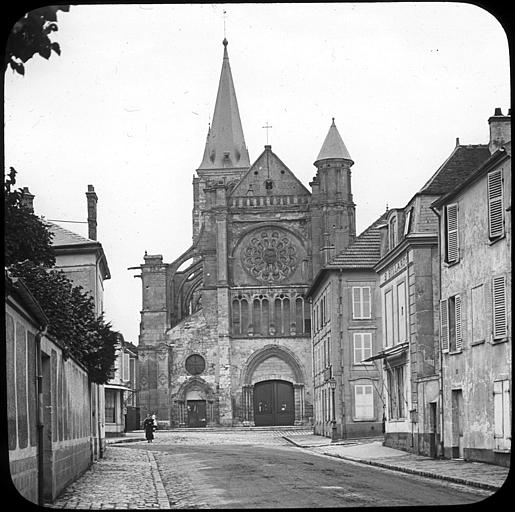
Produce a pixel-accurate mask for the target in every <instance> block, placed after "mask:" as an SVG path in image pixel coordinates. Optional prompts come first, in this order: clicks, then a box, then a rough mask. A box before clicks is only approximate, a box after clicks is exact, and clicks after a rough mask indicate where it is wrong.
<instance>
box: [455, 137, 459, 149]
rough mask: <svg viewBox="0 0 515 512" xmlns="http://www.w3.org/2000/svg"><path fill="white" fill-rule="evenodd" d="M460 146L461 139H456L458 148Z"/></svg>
mask: <svg viewBox="0 0 515 512" xmlns="http://www.w3.org/2000/svg"><path fill="white" fill-rule="evenodd" d="M459 145H460V138H459V137H456V147H458V146H459Z"/></svg>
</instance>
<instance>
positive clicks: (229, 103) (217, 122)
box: [199, 38, 250, 169]
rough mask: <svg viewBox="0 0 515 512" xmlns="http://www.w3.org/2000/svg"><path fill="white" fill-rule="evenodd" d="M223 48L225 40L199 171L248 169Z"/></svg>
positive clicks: (227, 57)
mask: <svg viewBox="0 0 515 512" xmlns="http://www.w3.org/2000/svg"><path fill="white" fill-rule="evenodd" d="M227 44H228V42H227V39H225V38H224V40H223V45H224V57H223V63H222V72H221V74H220V82H219V85H218V94H217V96H216V104H215V113H214V114H213V122H212V123H211V127H210V130H209V132H208V134H207V140H206V148H205V150H204V157H203V158H202V163H201V164H200V167H199V169H221V168H242V167H243V168H245V167H247V168H248V167H250V159H249V153H248V151H247V147H246V145H245V139H244V137H243V128H242V126H241V120H240V113H239V110H238V102H237V101H236V92H235V90H234V83H233V80H232V73H231V66H230V64H229V55H228V53H227Z"/></svg>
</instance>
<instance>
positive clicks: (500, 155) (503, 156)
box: [431, 146, 511, 209]
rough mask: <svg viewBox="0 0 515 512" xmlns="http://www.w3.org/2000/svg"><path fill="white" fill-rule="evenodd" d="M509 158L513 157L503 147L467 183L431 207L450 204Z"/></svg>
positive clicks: (454, 189)
mask: <svg viewBox="0 0 515 512" xmlns="http://www.w3.org/2000/svg"><path fill="white" fill-rule="evenodd" d="M508 158H511V155H510V154H509V153H508V152H507V151H506V149H505V148H504V146H503V147H501V148H499V149H498V150H497V151H496V152H495V153H493V154H492V155H491V156H490V158H489V159H488V160H487V161H486V162H484V163H483V164H482V165H480V166H479V167H478V168H477V169H476V170H475V171H474V172H473V173H472V174H471V175H470V176H469V177H468V178H467V179H466V180H465V181H463V182H462V183H460V184H458V185H457V186H456V187H454V188H453V189H452V190H450V191H449V192H447V193H446V194H444V195H442V196H440V197H438V199H436V200H435V201H433V202H432V203H431V206H432V207H434V208H438V209H440V207H441V206H442V205H443V204H445V203H446V202H448V201H449V200H450V199H452V198H453V197H455V196H456V195H458V194H459V193H460V192H461V191H462V190H464V189H465V188H467V187H468V186H469V185H471V184H472V183H474V182H475V181H477V180H478V179H479V178H481V177H482V176H483V175H485V174H486V173H488V172H489V171H490V170H491V169H492V167H494V166H496V165H499V164H500V163H502V162H503V161H504V160H507V159H508Z"/></svg>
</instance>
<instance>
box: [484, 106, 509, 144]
mask: <svg viewBox="0 0 515 512" xmlns="http://www.w3.org/2000/svg"><path fill="white" fill-rule="evenodd" d="M488 124H489V125H490V143H489V144H488V149H489V150H490V154H492V153H495V152H496V151H497V150H498V149H499V148H500V147H502V146H504V144H506V143H507V142H509V141H510V140H511V109H509V110H508V115H507V116H504V115H503V113H502V110H501V109H500V108H496V109H495V112H494V115H493V116H492V117H491V118H490V119H489V120H488Z"/></svg>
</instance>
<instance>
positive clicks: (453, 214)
mask: <svg viewBox="0 0 515 512" xmlns="http://www.w3.org/2000/svg"><path fill="white" fill-rule="evenodd" d="M446 220H447V254H446V260H447V262H448V263H453V262H455V261H458V259H459V237H458V203H454V204H450V205H448V206H447V215H446Z"/></svg>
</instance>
